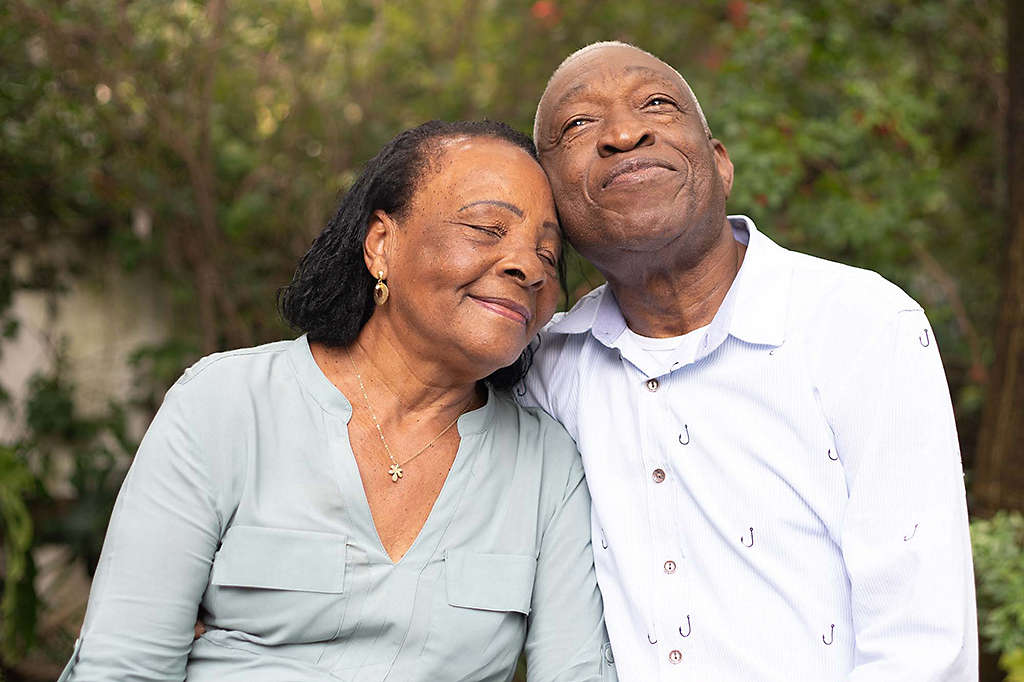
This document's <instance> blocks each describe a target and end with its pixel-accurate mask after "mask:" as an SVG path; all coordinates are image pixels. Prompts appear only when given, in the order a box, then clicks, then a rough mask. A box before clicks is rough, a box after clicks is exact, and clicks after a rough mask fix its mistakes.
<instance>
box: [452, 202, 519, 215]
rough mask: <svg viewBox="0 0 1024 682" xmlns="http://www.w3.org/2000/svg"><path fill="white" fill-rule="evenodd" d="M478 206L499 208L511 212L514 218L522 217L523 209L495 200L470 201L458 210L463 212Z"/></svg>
mask: <svg viewBox="0 0 1024 682" xmlns="http://www.w3.org/2000/svg"><path fill="white" fill-rule="evenodd" d="M479 204H490V205H492V206H500V207H501V208H504V209H506V210H509V211H512V213H515V214H516V216H517V217H519V218H522V217H523V209H521V208H519V207H518V206H516V205H515V204H510V203H508V202H507V201H498V200H497V199H481V200H480V201H471V202H469V203H468V204H466V205H465V206H463V207H462V208H460V209H459V211H460V212H461V211H465V210H466V209H467V208H469V207H470V206H477V205H479Z"/></svg>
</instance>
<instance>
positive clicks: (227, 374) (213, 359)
mask: <svg viewBox="0 0 1024 682" xmlns="http://www.w3.org/2000/svg"><path fill="white" fill-rule="evenodd" d="M294 343H295V341H294V340H293V341H273V342H271V343H265V344H262V345H259V346H252V347H249V348H237V349H235V350H229V351H222V352H220V353H212V354H210V355H207V356H205V357H202V358H200V359H199V360H197V361H196V362H195V363H193V364H192V366H191V367H189V368H188V369H186V370H185V372H184V373H183V374H182V375H181V378H180V379H178V381H177V383H178V384H179V385H185V384H188V383H191V382H192V381H194V380H196V379H198V378H199V377H204V383H211V384H219V383H221V382H224V381H231V380H236V381H237V380H246V379H250V378H252V377H253V374H252V370H253V369H254V368H256V367H258V366H260V365H267V364H270V363H273V362H274V361H275V360H276V359H278V358H279V357H281V356H283V355H284V354H285V353H286V352H287V351H288V349H289V348H290V347H291V346H292V345H293V344H294Z"/></svg>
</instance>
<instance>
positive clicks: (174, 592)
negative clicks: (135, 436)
mask: <svg viewBox="0 0 1024 682" xmlns="http://www.w3.org/2000/svg"><path fill="white" fill-rule="evenodd" d="M351 414H352V408H351V406H350V404H349V402H348V401H347V400H346V399H345V396H344V395H342V394H341V392H340V391H338V390H337V388H335V386H334V385H333V384H331V383H330V381H328V379H327V378H326V377H325V376H324V375H323V373H322V372H321V371H320V369H319V368H318V367H317V365H316V363H315V361H314V360H313V356H312V354H311V353H310V350H309V344H308V343H307V341H306V338H305V337H300V338H298V339H296V340H294V341H282V342H278V343H272V344H268V345H265V346H260V347H257V348H250V349H244V350H239V351H234V352H230V353H219V354H216V355H212V356H210V357H208V358H204V359H203V360H201V361H200V362H198V363H197V364H196V365H194V366H193V367H192V368H190V369H189V370H188V371H186V372H185V374H184V376H182V378H181V379H180V380H179V381H178V382H177V383H176V384H175V385H174V386H173V387H172V388H171V390H170V391H168V393H167V396H166V398H165V399H164V404H163V406H162V407H161V408H160V411H159V412H158V413H157V415H156V417H155V419H154V420H153V423H152V425H151V426H150V428H149V431H148V432H147V433H146V436H145V438H144V439H143V441H142V445H141V446H140V448H139V452H138V455H137V456H136V458H135V461H134V463H133V464H132V467H131V470H130V471H129V472H128V476H127V478H126V479H125V482H124V485H123V486H122V489H121V493H120V495H119V497H118V500H117V505H116V507H115V508H114V513H113V516H112V517H111V520H110V527H109V528H108V530H107V537H106V541H105V543H104V547H103V554H102V557H101V559H100V563H99V568H98V570H97V573H96V577H95V580H94V582H93V586H92V593H91V595H90V598H89V607H88V612H87V614H86V618H85V624H84V625H83V627H82V634H81V637H80V638H79V640H78V642H77V643H76V646H75V653H74V655H73V656H72V659H71V661H70V662H69V663H68V666H67V668H66V670H65V672H64V674H63V675H62V676H61V681H64V680H68V681H71V680H74V681H75V682H82V681H85V680H102V681H104V682H109V681H110V680H181V679H183V678H185V677H187V678H188V679H189V680H195V681H203V680H218V681H220V682H230V681H232V680H239V681H241V680H245V681H246V682H259V681H267V682H271V681H272V682H282V681H292V680H295V681H298V680H310V681H312V680H318V681H319V680H331V681H337V680H344V681H346V682H369V681H371V680H373V681H380V680H395V681H398V682H409V681H415V680H424V681H426V680H429V681H431V682H437V681H440V680H509V679H511V678H512V675H513V670H514V668H515V664H516V660H517V658H518V656H519V653H520V651H521V650H522V649H523V647H524V644H525V651H526V657H527V667H528V678H529V679H530V680H531V681H533V680H536V681H541V680H545V681H546V680H552V681H553V680H564V681H565V682H581V681H585V680H595V681H596V680H608V679H614V674H615V670H614V666H613V664H612V663H611V651H610V649H609V648H608V644H607V635H606V634H605V629H604V624H603V621H602V611H601V599H600V595H599V593H598V590H597V584H596V582H595V578H594V568H593V555H592V551H591V546H590V498H589V494H588V492H587V488H586V484H585V482H584V480H583V469H582V466H581V464H580V459H579V455H578V454H577V452H576V448H575V445H574V444H573V442H572V440H571V439H570V438H569V437H568V436H567V435H566V434H565V432H564V431H563V429H562V427H561V426H559V425H558V424H557V423H556V422H554V421H553V420H552V419H551V418H550V417H548V416H547V415H546V414H544V413H543V412H538V411H535V410H531V409H526V408H522V407H519V406H517V405H516V404H515V402H514V401H513V400H511V399H510V398H509V397H508V396H504V395H502V394H499V393H495V392H493V391H491V392H490V394H489V397H488V400H487V403H486V405H484V406H483V407H481V408H479V409H477V410H474V411H472V412H469V413H467V414H464V415H463V416H462V417H460V418H459V421H458V429H459V434H460V435H461V439H462V440H461V445H460V446H459V450H458V453H457V455H456V457H455V462H454V464H453V465H452V468H451V472H450V473H449V474H448V479H447V481H446V482H445V484H444V487H443V488H442V490H441V493H440V495H439V496H438V498H437V502H436V503H435V504H434V507H433V510H432V511H431V513H430V516H429V518H428V519H427V521H426V524H425V525H424V527H423V530H422V531H421V532H420V534H419V537H417V538H416V541H415V542H414V543H413V545H412V547H410V549H409V551H408V552H407V553H406V554H405V556H403V557H402V559H401V560H400V561H399V562H398V563H392V561H391V559H390V558H389V557H388V555H387V553H386V552H385V551H384V548H383V546H382V545H381V542H380V539H379V538H378V536H377V532H376V528H375V527H374V525H373V520H372V518H371V516H370V510H369V506H368V504H367V502H366V497H365V495H364V493H363V487H362V482H361V480H360V477H359V471H358V469H357V466H356V462H355V458H354V457H353V455H352V450H351V447H350V445H349V441H348V429H347V424H348V420H349V418H350V417H351ZM197 607H199V609H200V610H199V614H200V615H201V616H202V619H203V621H204V622H205V623H206V624H207V627H208V632H207V633H206V634H205V635H203V636H202V637H201V638H200V639H199V640H197V641H196V642H195V643H194V644H193V642H192V629H193V625H194V623H195V620H196V616H197Z"/></svg>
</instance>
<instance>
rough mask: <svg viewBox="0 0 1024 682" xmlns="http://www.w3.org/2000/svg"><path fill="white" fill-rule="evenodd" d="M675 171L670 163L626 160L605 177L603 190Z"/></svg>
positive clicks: (602, 184) (638, 159) (642, 159)
mask: <svg viewBox="0 0 1024 682" xmlns="http://www.w3.org/2000/svg"><path fill="white" fill-rule="evenodd" d="M674 170H675V168H674V167H673V166H672V165H671V164H670V163H667V162H665V161H662V160H660V159H649V158H633V159H626V160H625V161H620V162H619V163H617V164H615V165H614V166H612V169H611V170H610V171H608V174H607V175H605V176H604V180H603V181H602V182H601V189H607V188H608V187H610V186H612V185H619V184H626V183H629V182H643V181H644V180H647V179H648V178H650V177H651V176H653V175H660V174H661V173H663V172H664V171H674Z"/></svg>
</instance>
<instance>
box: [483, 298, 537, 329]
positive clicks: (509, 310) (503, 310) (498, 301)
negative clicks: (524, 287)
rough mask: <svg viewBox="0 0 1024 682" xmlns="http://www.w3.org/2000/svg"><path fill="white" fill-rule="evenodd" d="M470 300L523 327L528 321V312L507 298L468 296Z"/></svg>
mask: <svg viewBox="0 0 1024 682" xmlns="http://www.w3.org/2000/svg"><path fill="white" fill-rule="evenodd" d="M470 298H471V299H473V300H474V301H476V302H477V303H479V304H480V305H482V306H483V307H485V308H487V309H488V310H490V311H491V312H494V313H497V314H498V315H501V316H502V317H507V318H508V319H510V320H514V321H516V322H518V323H520V324H522V325H524V326H525V325H526V323H527V322H529V321H530V317H531V315H530V310H529V309H528V308H526V307H525V306H522V305H520V304H518V303H516V302H515V301H510V300H509V299H507V298H489V297H483V296H470Z"/></svg>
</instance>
